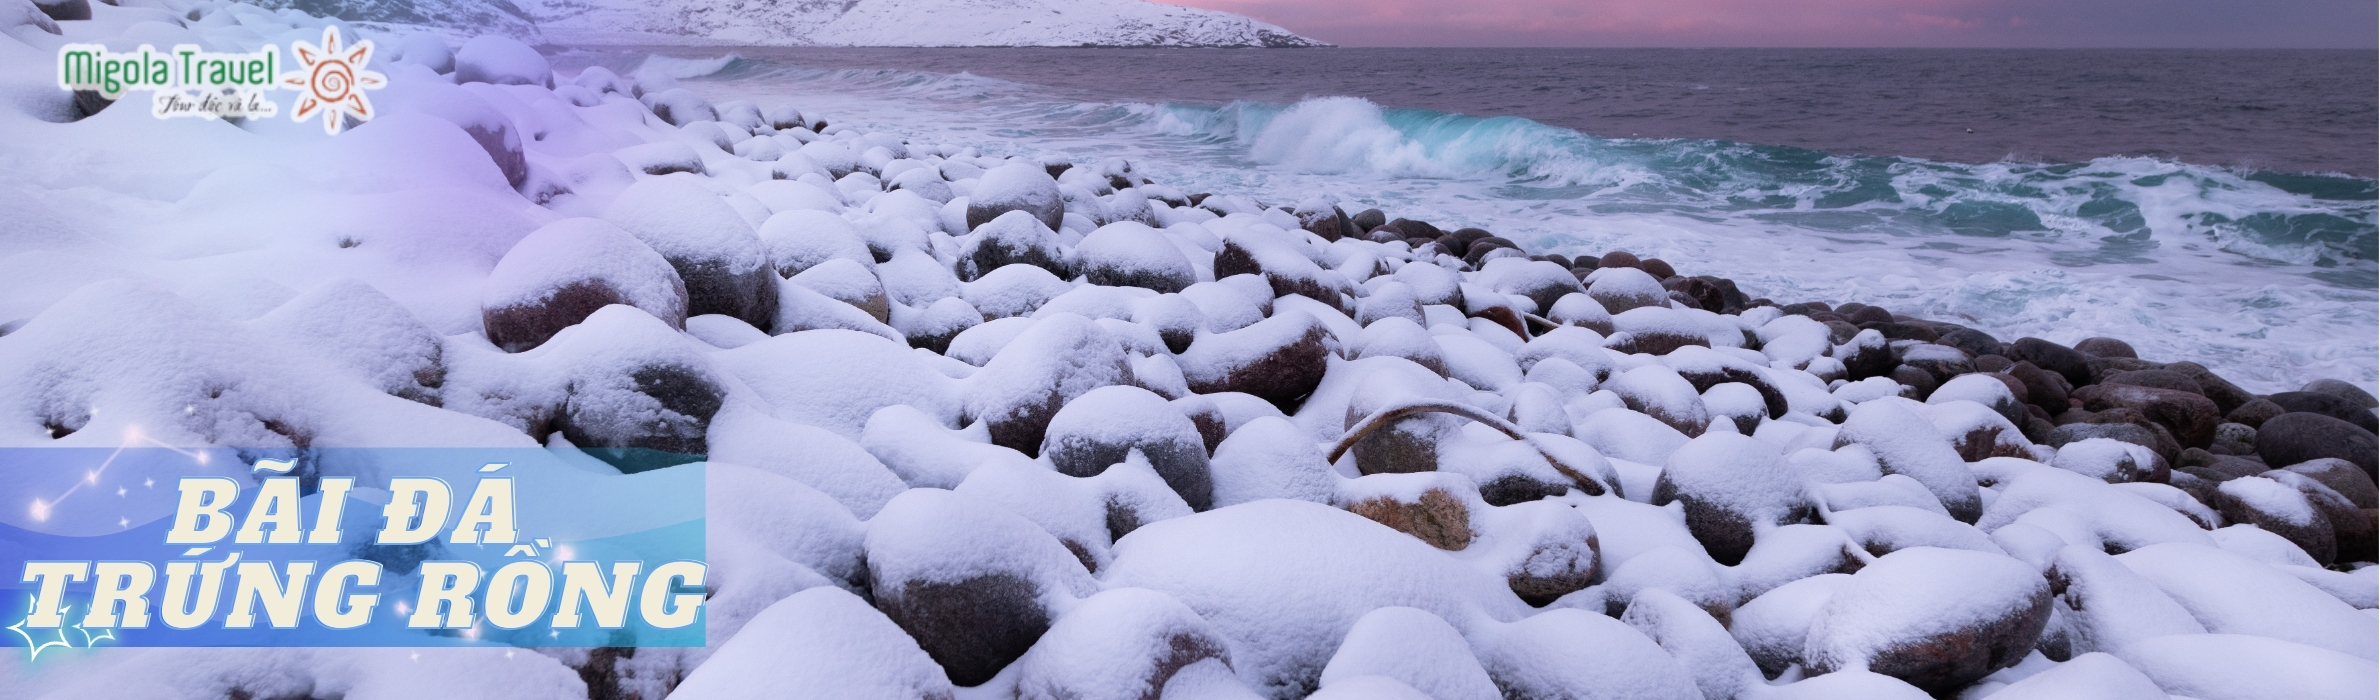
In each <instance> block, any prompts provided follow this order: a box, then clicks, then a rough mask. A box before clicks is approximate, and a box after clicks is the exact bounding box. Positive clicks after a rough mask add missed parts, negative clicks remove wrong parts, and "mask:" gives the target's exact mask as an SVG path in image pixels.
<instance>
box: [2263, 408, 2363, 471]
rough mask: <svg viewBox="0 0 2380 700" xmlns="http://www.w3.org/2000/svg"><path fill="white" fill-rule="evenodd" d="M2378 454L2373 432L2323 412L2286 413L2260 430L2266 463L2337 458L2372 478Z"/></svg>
mask: <svg viewBox="0 0 2380 700" xmlns="http://www.w3.org/2000/svg"><path fill="white" fill-rule="evenodd" d="M2376 453H2380V443H2376V441H2375V440H2374V439H2373V437H2372V432H2371V431H2368V430H2364V429H2363V428H2359V427H2356V426H2355V424H2353V423H2349V422H2347V421H2343V420H2339V419H2337V418H2332V417H2330V416H2326V415H2322V414H2319V413H2284V414H2281V415H2279V416H2275V417H2273V419H2272V420H2268V421H2265V422H2264V425H2263V426H2262V427H2259V428H2257V429H2256V454H2257V455H2259V456H2262V457H2263V458H2264V463H2266V464H2279V465H2290V464H2297V463H2300V462H2307V461H2312V460H2317V459H2322V458H2324V457H2336V458H2339V459H2344V460H2347V461H2348V462H2352V463H2354V464H2355V466H2356V468H2359V469H2362V470H2363V473H2365V474H2367V475H2368V474H2373V473H2374V467H2375V465H2374V461H2375V459H2376V458H2380V454H2376Z"/></svg>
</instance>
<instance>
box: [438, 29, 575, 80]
mask: <svg viewBox="0 0 2380 700" xmlns="http://www.w3.org/2000/svg"><path fill="white" fill-rule="evenodd" d="M454 72H455V82H457V83H490V84H494V85H536V86H538V87H543V88H547V89H552V88H553V87H554V68H553V66H552V65H550V64H548V63H547V62H546V60H545V56H542V55H539V54H538V53H537V49H533V48H529V45H528V44H523V43H521V42H520V41H518V40H515V39H513V38H511V37H505V36H497V35H493V34H482V35H479V36H475V37H472V38H471V39H470V40H469V41H465V42H463V47H462V48H461V49H458V50H456V51H455V55H454Z"/></svg>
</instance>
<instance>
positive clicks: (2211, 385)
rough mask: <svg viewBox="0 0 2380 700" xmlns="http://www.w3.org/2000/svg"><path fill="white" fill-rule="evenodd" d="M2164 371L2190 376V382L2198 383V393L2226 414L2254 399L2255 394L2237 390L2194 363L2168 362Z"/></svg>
mask: <svg viewBox="0 0 2380 700" xmlns="http://www.w3.org/2000/svg"><path fill="white" fill-rule="evenodd" d="M2165 369H2170V370H2173V371H2176V372H2180V373H2183V374H2187V375H2190V381H2194V382H2198V390H2199V393H2200V394H2204V395H2205V396H2206V397H2207V398H2209V399H2213V400H2214V401H2215V407H2216V408H2220V409H2222V410H2223V412H2224V413H2226V414H2228V413H2230V412H2232V410H2233V409H2237V408H2239V407H2240V404H2244V403H2247V402H2249V401H2250V400H2253V399H2255V398H2256V395H2255V394H2250V393H2248V392H2247V390H2245V389H2241V388H2239V386H2238V385H2235V384H2232V383H2231V382H2230V381H2227V380H2225V379H2223V378H2222V377H2218V376H2215V373H2214V372H2210V371H2207V368H2206V367H2204V366H2201V365H2199V364H2198V363H2196V362H2170V363H2166V365H2165Z"/></svg>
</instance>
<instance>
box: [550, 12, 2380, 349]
mask: <svg viewBox="0 0 2380 700" xmlns="http://www.w3.org/2000/svg"><path fill="white" fill-rule="evenodd" d="M557 59H558V63H559V64H560V65H562V66H563V67H564V68H565V69H566V70H567V69H568V68H569V67H570V66H574V65H587V64H596V63H600V64H604V65H608V66H611V67H613V68H614V69H616V70H619V71H621V72H623V73H630V72H633V71H637V70H640V69H641V70H643V71H644V72H645V74H646V75H647V76H652V79H653V80H670V79H674V80H677V81H679V82H681V83H682V84H683V85H684V86H685V87H688V88H691V89H694V90H696V91H697V92H701V93H703V94H705V95H707V96H709V97H711V98H712V99H714V100H727V99H750V100H753V101H756V102H761V103H764V104H766V103H774V102H785V103H792V104H795V105H797V106H799V107H801V108H802V109H804V110H805V111H808V112H813V113H815V114H817V115H819V116H822V117H824V118H826V119H828V120H829V121H836V122H841V123H847V124H851V125H854V126H859V127H863V128H868V129H872V130H885V131H891V132H895V133H900V134H903V135H905V136H908V137H910V138H912V139H913V140H918V141H924V142H945V143H954V144H964V145H970V146H975V147H977V148H980V149H982V151H983V152H985V153H987V154H993V155H1001V154H1016V155H1030V156H1036V157H1039V156H1053V155H1054V156H1064V157H1069V158H1075V159H1080V160H1096V159H1098V158H1104V157H1124V158H1127V159H1130V160H1132V161H1133V162H1134V163H1135V165H1136V166H1138V167H1140V168H1141V169H1143V170H1144V171H1147V172H1150V173H1152V174H1154V175H1156V176H1157V177H1158V179H1159V180H1160V181H1163V182H1167V183H1168V184H1172V185H1174V186H1176V187H1179V188H1182V189H1183V190H1185V191H1189V192H1196V191H1212V192H1222V193H1231V194H1241V195H1247V196H1251V197H1254V198H1257V199H1259V200H1261V201H1267V202H1275V203H1293V202H1294V201H1296V200H1302V199H1304V198H1306V197H1310V196H1322V197H1329V198H1334V199H1337V200H1338V201H1340V202H1342V203H1343V204H1345V205H1346V206H1347V207H1348V208H1349V209H1350V210H1351V211H1352V210H1353V209H1356V208H1363V207H1379V208H1381V209H1384V210H1386V211H1388V212H1389V213H1390V215H1391V216H1407V217H1411V218H1419V219H1425V220H1429V221H1432V222H1433V223H1438V224H1439V225H1440V226H1442V227H1451V226H1478V227H1481V228H1486V229H1489V230H1491V231H1494V232H1496V233H1497V234H1498V235H1501V236H1505V237H1507V238H1511V239H1513V240H1515V241H1520V242H1522V243H1523V244H1525V245H1529V246H1530V247H1532V248H1534V249H1540V250H1546V251H1550V252H1563V253H1568V254H1574V255H1575V254H1580V253H1597V254H1599V253H1601V252H1604V251H1607V250H1615V249H1625V250H1630V251H1632V252H1637V253H1639V254H1641V255H1653V256H1659V257H1662V258H1664V259H1667V260H1670V261H1672V262H1673V263H1675V264H1676V265H1677V266H1678V268H1679V269H1680V270H1681V271H1688V272H1689V273H1690V274H1717V275H1723V276H1727V277H1731V278H1734V279H1736V280H1738V281H1739V283H1741V284H1743V285H1744V286H1745V287H1746V288H1747V289H1748V290H1750V291H1753V292H1754V293H1755V294H1756V295H1759V296H1767V297H1770V298H1773V299H1777V300H1779V301H1798V300H1803V299H1819V300H1827V301H1832V302H1842V301H1861V302H1864V303H1869V304H1879V305H1883V306H1886V307H1887V308H1890V309H1892V310H1894V311H1898V312H1903V313H1910V314H1914V315H1920V316H1930V317H1937V318H1945V319H1950V320H1957V321H1959V322H1961V323H1966V324H1969V325H1973V326H1976V327H1978V328H1983V329H1986V330H1989V331H1991V332H1993V333H1995V334H1997V335H2001V336H2004V338H2006V339H2013V338H2015V337H2018V336H2024V335H2035V336H2041V337H2045V338H2049V339H2052V340H2058V341H2062V342H2071V341H2074V340H2078V339H2080V338H2082V337H2087V336H2091V335H2109V336H2114V337H2119V338H2124V339H2126V340H2128V341H2130V342H2132V343H2133V344H2134V345H2135V346H2138V347H2140V348H2141V349H2142V351H2143V354H2144V356H2145V357H2151V358H2152V359H2171V360H2178V359H2185V358H2188V359H2195V360H2198V361H2201V362H2205V363H2207V364H2209V365H2210V366H2214V367H2216V368H2217V369H2218V370H2221V371H2224V373H2225V374H2226V375H2233V376H2237V377H2238V378H2239V380H2240V381H2241V382H2242V383H2243V384H2249V385H2254V386H2255V387H2256V388H2259V389H2262V390H2267V391H2270V390H2279V389H2282V388H2294V387H2295V385H2296V384H2298V383H2302V382H2303V381H2305V380H2306V379H2308V378H2311V377H2316V376H2328V377H2336V378H2340V379H2347V380H2351V381H2355V382H2358V383H2360V384H2363V385H2365V386H2367V387H2370V386H2373V384H2374V383H2375V380H2376V379H2380V371H2376V369H2375V368H2376V366H2380V357H2376V356H2380V340H2376V339H2380V302H2376V300H2375V299H2376V297H2375V293H2374V288H2375V287H2376V286H2380V268H2376V267H2375V265H2374V260H2375V258H2380V230H2376V229H2380V224H2376V222H2380V211H2376V210H2380V206H2376V205H2380V183H2376V182H2375V180H2374V179H2373V176H2374V173H2375V171H2376V170H2380V155H2376V154H2380V136H2376V134H2380V128H2376V126H2375V125H2376V124H2380V109H2376V107H2380V98H2376V97H2375V94H2376V93H2375V81H2376V79H2375V75H2380V57H2376V56H2375V54H2373V53H2372V52H2368V51H2363V52H2359V51H2196V50H2175V51H2146V50H2141V51H2134V50H2123V51H2097V50H1901V49H1890V50H1803V49H1582V50H1568V49H1309V50H1219V49H786V48H730V47H715V48H714V47H706V48H698V49H696V48H667V49H658V48H656V49H620V48H603V49H589V50H583V51H565V52H564V53H563V54H562V55H560V56H558V57H557ZM660 76H667V77H666V78H663V77H660Z"/></svg>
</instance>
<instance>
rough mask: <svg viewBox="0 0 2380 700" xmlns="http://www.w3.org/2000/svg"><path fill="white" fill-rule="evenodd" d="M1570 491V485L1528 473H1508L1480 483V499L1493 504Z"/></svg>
mask: <svg viewBox="0 0 2380 700" xmlns="http://www.w3.org/2000/svg"><path fill="white" fill-rule="evenodd" d="M1569 492H1570V487H1569V486H1567V485H1564V484H1556V483H1551V482H1546V481H1539V480H1537V479H1532V478H1529V476H1528V475H1526V474H1506V475H1504V476H1500V477H1496V478H1495V479H1492V480H1490V481H1488V482H1487V483H1484V484H1480V485H1479V499H1480V500H1483V501H1487V504H1488V505H1491V506H1509V505H1512V504H1515V503H1527V502H1530V501H1536V500H1543V499H1545V498H1549V497H1553V496H1560V495H1562V494H1565V493H1569Z"/></svg>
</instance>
